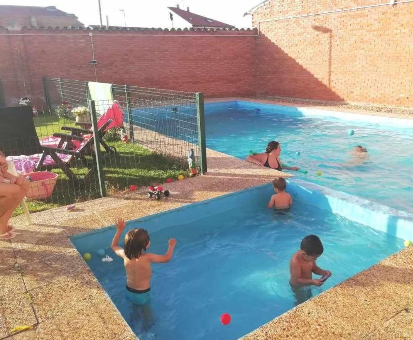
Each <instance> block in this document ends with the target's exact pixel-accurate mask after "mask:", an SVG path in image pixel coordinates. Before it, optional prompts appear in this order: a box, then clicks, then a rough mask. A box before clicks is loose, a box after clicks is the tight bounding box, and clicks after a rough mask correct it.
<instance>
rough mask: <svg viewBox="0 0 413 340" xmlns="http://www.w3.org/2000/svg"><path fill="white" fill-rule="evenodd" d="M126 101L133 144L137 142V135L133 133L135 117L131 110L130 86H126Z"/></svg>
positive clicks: (130, 137)
mask: <svg viewBox="0 0 413 340" xmlns="http://www.w3.org/2000/svg"><path fill="white" fill-rule="evenodd" d="M125 100H126V110H128V122H129V139H130V140H131V141H132V143H133V142H134V141H135V135H134V133H133V117H132V109H131V105H130V98H129V92H128V85H125Z"/></svg>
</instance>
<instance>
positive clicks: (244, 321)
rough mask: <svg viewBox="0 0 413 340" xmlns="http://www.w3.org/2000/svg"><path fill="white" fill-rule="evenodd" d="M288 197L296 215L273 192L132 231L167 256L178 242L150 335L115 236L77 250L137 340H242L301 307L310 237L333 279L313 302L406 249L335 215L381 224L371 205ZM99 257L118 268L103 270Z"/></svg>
mask: <svg viewBox="0 0 413 340" xmlns="http://www.w3.org/2000/svg"><path fill="white" fill-rule="evenodd" d="M289 190H290V192H292V194H293V197H294V205H293V208H292V209H291V210H290V211H289V212H286V213H277V212H274V211H273V210H270V209H266V207H265V205H266V203H267V201H268V199H269V197H270V195H271V194H272V188H271V186H270V185H265V186H261V187H257V188H253V189H248V190H245V191H243V192H238V193H235V194H230V195H226V196H224V197H221V198H217V199H213V200H209V201H206V202H201V203H197V204H192V205H190V206H185V207H183V208H179V209H175V210H172V211H169V212H165V213H161V214H157V215H153V216H148V217H146V218H143V219H140V220H136V221H131V222H130V223H128V225H127V230H130V229H131V228H135V227H141V228H146V229H147V230H148V231H149V233H150V237H151V243H152V245H151V248H150V251H151V252H155V253H164V252H165V251H166V249H167V241H168V239H169V238H171V237H174V238H176V239H177V241H178V243H177V246H176V249H175V255H174V257H173V259H172V261H171V262H170V263H167V264H154V265H153V267H152V268H153V279H152V287H151V288H152V302H151V313H152V317H153V320H154V321H153V325H152V327H150V328H149V329H144V328H143V322H142V320H143V311H141V310H134V309H133V308H132V306H131V304H130V303H129V302H128V301H127V300H126V299H125V298H124V292H125V282H126V281H125V270H124V268H123V261H122V260H121V259H120V258H117V257H116V256H115V255H114V254H113V252H112V251H111V250H110V248H109V246H110V242H111V239H112V237H113V235H114V232H115V230H114V228H113V227H109V228H105V229H103V230H100V231H98V232H93V233H89V234H83V235H78V236H75V237H73V238H72V241H73V243H74V244H75V246H76V248H77V249H78V251H79V252H80V253H81V254H83V253H86V252H89V253H91V254H92V260H91V261H89V262H88V265H89V266H90V268H91V269H92V271H93V273H94V274H95V276H96V277H97V279H98V280H99V282H100V283H101V285H102V286H103V288H104V289H105V290H106V292H107V293H108V295H109V296H110V298H111V299H112V300H113V302H114V303H115V305H116V307H117V308H118V309H119V311H120V312H121V313H122V315H123V317H124V318H125V320H126V321H127V322H128V323H129V325H130V326H131V327H132V329H133V330H134V331H135V333H136V334H137V335H138V337H139V339H141V340H148V339H158V340H168V339H170V340H175V339H181V340H186V339H187V340H195V339H199V340H206V339H220V340H233V339H238V338H239V337H241V336H243V335H245V334H247V333H248V332H250V331H252V330H254V329H256V328H257V327H259V326H261V325H263V324H264V323H266V322H268V321H270V320H272V319H274V318H275V317H277V316H279V315H281V314H282V313H284V312H286V311H288V310H289V309H291V308H293V307H294V306H295V305H296V303H297V301H296V298H295V296H294V295H293V293H292V291H291V288H290V286H289V283H288V281H289V260H290V258H291V256H292V254H293V253H294V252H295V251H297V250H298V249H299V246H300V242H301V239H302V238H303V237H305V236H307V235H309V234H316V235H318V236H319V237H320V238H321V240H322V242H323V244H324V248H325V251H324V254H323V255H322V256H321V258H320V259H319V261H318V265H319V266H320V267H321V268H323V269H328V270H331V271H332V272H333V276H332V277H331V278H330V279H329V280H328V281H327V282H326V283H325V284H324V285H323V286H322V287H319V288H317V287H313V288H311V291H312V295H313V296H316V295H317V294H320V293H321V292H323V291H324V290H326V289H328V288H331V287H333V286H334V285H337V284H338V283H340V282H342V281H344V280H346V279H347V278H349V277H351V276H353V275H355V274H356V273H359V272H360V271H362V270H364V269H366V268H368V267H370V266H372V265H374V264H375V263H377V262H378V261H380V260H381V259H383V258H385V257H387V256H388V255H390V254H392V253H395V252H397V251H398V250H400V249H401V248H402V247H403V240H401V239H399V238H396V237H395V236H392V235H390V234H389V233H385V232H382V231H378V230H375V229H372V228H370V227H368V226H366V225H361V224H359V223H356V222H353V221H351V220H350V219H348V218H344V217H342V216H339V215H336V214H333V212H334V211H335V209H336V208H334V207H335V206H336V207H338V208H339V209H341V211H343V212H344V216H346V217H349V218H353V217H354V218H355V219H356V220H359V221H362V222H364V221H366V223H367V224H368V223H370V222H373V224H374V218H375V216H376V215H375V214H376V213H375V212H372V211H371V210H369V209H370V208H366V210H365V211H364V210H363V211H360V210H359V211H356V210H355V209H354V207H352V205H351V204H356V205H357V206H358V207H359V209H364V208H362V207H363V206H366V207H370V206H371V205H370V204H369V202H362V203H360V202H359V201H357V202H356V201H354V202H353V203H351V200H352V197H350V196H348V197H346V198H345V199H344V200H342V199H341V198H338V199H336V198H331V197H328V196H326V195H324V194H322V193H319V192H317V191H316V190H314V188H310V187H306V186H305V185H304V186H303V184H302V183H301V184H296V183H294V181H290V184H289ZM332 193H333V194H334V192H333V191H332ZM310 204H311V205H310ZM347 205H348V207H347ZM382 208H383V209H384V207H382ZM380 209H381V208H380V207H379V208H378V210H380ZM384 210H385V209H384ZM356 215H357V216H356ZM378 216H379V217H380V216H382V215H380V214H379V215H378ZM386 216H387V215H386ZM410 217H411V216H410ZM383 219H384V216H382V217H380V220H383ZM388 220H389V221H390V220H391V218H388ZM396 220H397V219H396ZM406 223H407V222H406ZM386 226H387V225H384V228H386ZM411 226H412V225H411V223H410V224H409V225H408V227H410V228H411ZM393 227H396V228H397V223H396V224H395V225H393ZM393 234H395V233H394V230H393ZM122 239H123V237H122ZM99 248H104V249H105V251H106V253H107V254H109V255H110V256H112V257H113V258H114V261H113V262H111V263H105V262H102V261H101V257H100V256H98V255H97V253H96V251H97V249H99ZM223 313H230V314H231V316H232V322H231V324H230V325H228V326H223V325H221V323H220V315H221V314H223Z"/></svg>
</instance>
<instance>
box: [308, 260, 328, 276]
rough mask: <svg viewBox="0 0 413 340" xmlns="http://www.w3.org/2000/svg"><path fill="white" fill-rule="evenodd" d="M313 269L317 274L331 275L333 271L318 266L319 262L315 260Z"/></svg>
mask: <svg viewBox="0 0 413 340" xmlns="http://www.w3.org/2000/svg"><path fill="white" fill-rule="evenodd" d="M312 271H313V273H314V274H317V275H321V276H331V272H330V271H329V270H324V269H321V268H320V267H318V266H317V264H316V263H315V262H314V266H313V269H312Z"/></svg>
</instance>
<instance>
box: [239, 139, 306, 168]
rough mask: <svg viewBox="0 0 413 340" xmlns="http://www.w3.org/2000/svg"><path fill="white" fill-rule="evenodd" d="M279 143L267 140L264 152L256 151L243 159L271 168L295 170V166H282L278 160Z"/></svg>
mask: <svg viewBox="0 0 413 340" xmlns="http://www.w3.org/2000/svg"><path fill="white" fill-rule="evenodd" d="M280 153H281V145H280V143H278V142H276V141H272V142H269V143H268V145H267V148H266V149H265V152H263V153H257V154H255V155H249V156H248V157H247V158H246V159H245V160H246V161H247V162H250V163H254V164H258V165H261V166H265V167H267V168H271V169H274V170H278V171H282V170H283V169H285V170H293V171H297V170H298V169H299V168H298V167H296V166H284V167H283V166H282V165H281V161H280Z"/></svg>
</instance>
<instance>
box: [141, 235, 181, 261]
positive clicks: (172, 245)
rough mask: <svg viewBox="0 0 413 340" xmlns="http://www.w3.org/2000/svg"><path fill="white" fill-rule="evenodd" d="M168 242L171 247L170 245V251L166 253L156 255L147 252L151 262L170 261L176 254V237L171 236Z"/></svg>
mask: <svg viewBox="0 0 413 340" xmlns="http://www.w3.org/2000/svg"><path fill="white" fill-rule="evenodd" d="M168 243H169V247H168V251H167V252H166V253H165V255H156V254H152V253H147V254H145V256H147V258H148V259H149V261H151V262H155V263H165V262H169V261H170V260H171V258H172V255H173V254H174V248H175V245H176V240H175V239H174V238H171V239H170V240H169V242H168Z"/></svg>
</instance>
